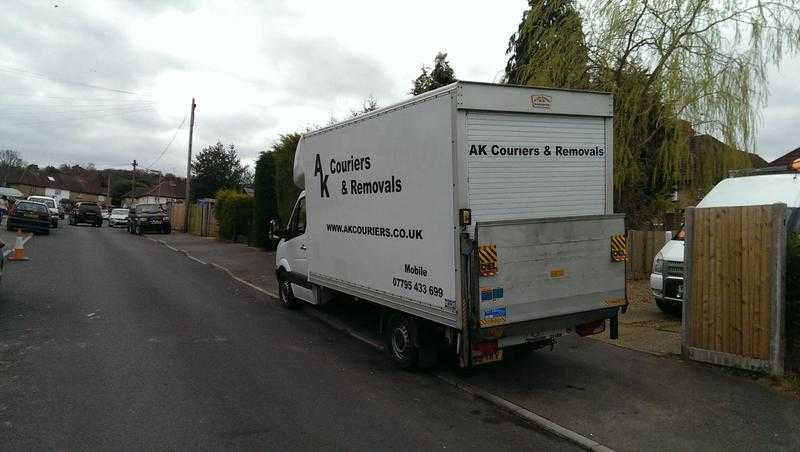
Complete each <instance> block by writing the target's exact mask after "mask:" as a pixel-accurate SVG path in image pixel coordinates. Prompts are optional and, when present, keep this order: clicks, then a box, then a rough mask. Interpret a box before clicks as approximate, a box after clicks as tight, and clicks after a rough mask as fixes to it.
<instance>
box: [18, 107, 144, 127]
mask: <svg viewBox="0 0 800 452" xmlns="http://www.w3.org/2000/svg"><path fill="white" fill-rule="evenodd" d="M153 110H154V108H153V107H143V108H139V109H133V110H125V111H117V112H111V113H105V114H94V115H87V116H72V117H65V118H60V119H50V120H43V121H32V122H21V123H7V124H4V125H9V126H15V127H18V126H34V125H40V124H56V125H57V123H64V122H76V121H78V122H79V121H85V120H89V119H100V118H107V117H111V116H122V115H130V114H134V113H144V112H147V111H153Z"/></svg>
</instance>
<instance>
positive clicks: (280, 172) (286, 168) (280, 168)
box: [272, 133, 301, 225]
mask: <svg viewBox="0 0 800 452" xmlns="http://www.w3.org/2000/svg"><path fill="white" fill-rule="evenodd" d="M300 136H301V135H300V134H299V133H288V134H286V135H281V136H280V137H279V138H278V141H277V142H276V143H275V144H273V145H272V153H273V155H274V159H275V199H276V201H277V205H278V217H279V218H280V220H281V223H282V224H284V225H285V224H286V223H287V222H288V221H289V217H290V216H291V215H292V208H294V203H295V201H296V200H297V196H298V195H299V194H300V189H299V188H297V186H296V185H295V184H294V153H295V151H296V150H297V144H298V143H299V142H300Z"/></svg>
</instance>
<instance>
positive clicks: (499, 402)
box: [433, 372, 614, 452]
mask: <svg viewBox="0 0 800 452" xmlns="http://www.w3.org/2000/svg"><path fill="white" fill-rule="evenodd" d="M433 375H434V376H436V378H438V379H440V380H442V381H444V382H445V383H448V384H450V385H453V386H455V387H456V388H458V389H460V390H462V391H464V392H467V393H469V394H472V395H473V396H475V397H478V398H480V399H483V400H485V401H487V402H489V403H491V404H492V405H495V406H497V407H499V408H502V409H503V410H506V411H508V412H510V413H512V414H514V415H516V416H518V417H521V418H523V419H525V420H526V421H528V422H530V423H532V424H534V425H536V426H538V427H539V428H541V429H542V430H545V431H547V432H550V433H552V434H554V435H556V436H558V437H560V438H563V439H565V440H567V441H570V442H571V443H573V444H575V445H576V446H579V447H581V448H583V449H586V450H589V451H593V452H614V450H613V449H611V448H609V447H607V446H604V445H602V444H600V443H598V442H597V441H595V440H593V439H591V438H587V437H585V436H583V435H581V434H580V433H577V432H574V431H572V430H570V429H568V428H566V427H563V426H561V425H559V424H556V423H555V422H553V421H551V420H549V419H547V418H545V417H543V416H540V415H538V414H536V413H534V412H533V411H530V410H528V409H527V408H524V407H521V406H519V405H517V404H515V403H513V402H510V401H508V400H506V399H504V398H502V397H499V396H496V395H494V394H492V393H490V392H488V391H485V390H483V389H481V388H477V387H475V386H472V385H470V384H468V383H465V382H463V381H461V380H459V379H457V378H455V377H452V376H450V375H445V374H443V373H441V372H437V373H434V374H433Z"/></svg>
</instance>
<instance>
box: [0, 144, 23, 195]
mask: <svg viewBox="0 0 800 452" xmlns="http://www.w3.org/2000/svg"><path fill="white" fill-rule="evenodd" d="M24 167H25V162H24V161H23V160H22V157H20V155H19V153H18V152H17V151H14V150H12V149H4V150H2V151H0V177H2V178H3V181H2V182H3V185H4V186H6V185H8V179H9V177H11V175H12V174H13V172H14V171H15V170H16V169H18V168H24Z"/></svg>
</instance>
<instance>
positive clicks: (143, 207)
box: [128, 204, 172, 235]
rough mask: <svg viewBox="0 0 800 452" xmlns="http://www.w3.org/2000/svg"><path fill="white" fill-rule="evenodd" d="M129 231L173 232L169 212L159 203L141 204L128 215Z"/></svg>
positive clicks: (139, 232) (140, 232) (133, 232)
mask: <svg viewBox="0 0 800 452" xmlns="http://www.w3.org/2000/svg"><path fill="white" fill-rule="evenodd" d="M128 232H130V233H131V234H139V235H142V234H144V233H145V232H160V233H162V234H169V233H170V232H172V224H171V223H170V221H169V213H167V211H166V210H164V209H163V208H162V207H161V205H159V204H139V205H138V206H135V207H134V208H132V209H131V210H130V213H129V215H128Z"/></svg>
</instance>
